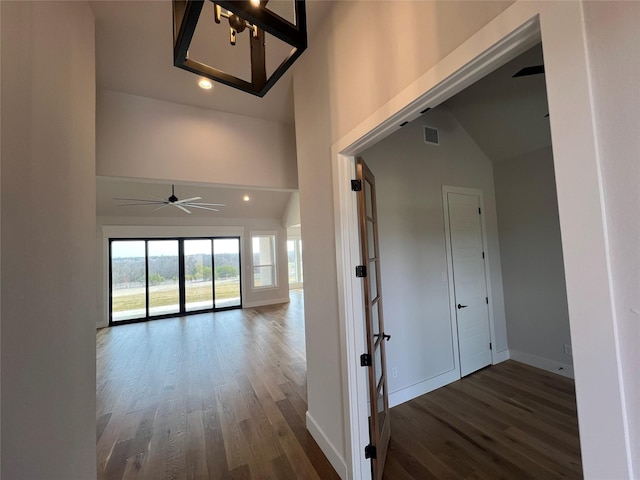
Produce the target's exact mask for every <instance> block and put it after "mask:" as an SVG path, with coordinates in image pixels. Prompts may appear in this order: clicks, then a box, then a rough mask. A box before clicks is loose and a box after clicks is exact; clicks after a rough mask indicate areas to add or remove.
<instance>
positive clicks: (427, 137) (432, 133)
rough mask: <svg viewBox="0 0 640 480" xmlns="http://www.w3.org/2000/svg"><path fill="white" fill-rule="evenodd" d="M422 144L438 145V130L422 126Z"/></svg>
mask: <svg viewBox="0 0 640 480" xmlns="http://www.w3.org/2000/svg"><path fill="white" fill-rule="evenodd" d="M424 143H428V144H430V145H440V141H439V140H438V130H437V129H436V128H433V127H427V126H426V125H425V126H424Z"/></svg>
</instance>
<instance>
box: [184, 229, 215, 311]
mask: <svg viewBox="0 0 640 480" xmlns="http://www.w3.org/2000/svg"><path fill="white" fill-rule="evenodd" d="M184 289H185V311H187V312H193V311H196V310H206V309H208V308H213V268H212V264H211V239H208V238H207V239H204V240H185V241H184Z"/></svg>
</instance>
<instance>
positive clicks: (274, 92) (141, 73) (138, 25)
mask: <svg viewBox="0 0 640 480" xmlns="http://www.w3.org/2000/svg"><path fill="white" fill-rule="evenodd" d="M274 1H275V2H277V1H279V0H272V2H274ZM206 3H207V4H209V3H210V2H206ZM90 5H91V8H92V10H93V13H94V15H95V18H96V82H97V87H98V89H108V90H117V91H120V92H125V93H130V94H133V95H141V96H144V97H151V98H157V99H160V100H166V101H170V102H175V103H182V104H186V105H194V106H197V107H201V108H210V109H213V110H220V111H223V112H229V113H237V114H241V115H248V116H252V117H257V118H263V119H269V120H276V121H280V122H285V123H293V88H292V77H291V69H289V71H288V72H287V73H285V75H284V76H283V77H282V78H281V79H280V80H279V81H278V82H277V83H276V84H275V85H274V87H273V88H272V89H271V90H270V91H269V92H268V93H267V94H266V95H265V96H264V97H263V98H258V97H256V96H254V95H251V94H248V93H245V92H241V91H239V90H236V89H233V88H231V87H227V86H226V85H222V84H215V87H214V88H213V90H210V91H205V90H202V89H201V88H199V87H198V85H197V82H198V80H199V77H198V76H197V75H195V74H193V73H191V72H187V71H185V70H182V69H179V68H176V67H174V66H173V20H172V7H171V1H170V0H162V1H158V0H151V1H140V0H134V1H118V0H111V1H110V0H102V1H92V2H90ZM332 5H333V2H323V1H311V2H307V21H308V31H309V37H311V36H312V35H313V32H314V31H315V30H316V29H317V28H318V27H319V25H320V24H321V23H322V20H324V18H325V17H326V16H327V14H328V12H329V11H330V9H331V7H332ZM204 18H205V17H204V13H203V16H202V17H201V19H204ZM210 20H211V21H210V23H211V29H210V31H211V32H215V35H219V36H220V39H221V41H220V42H219V43H218V42H216V43H215V45H221V46H222V48H221V49H220V50H219V52H220V61H221V63H220V64H218V63H216V64H215V65H214V66H218V65H221V66H228V65H230V66H234V65H241V64H242V63H243V62H245V63H248V61H247V59H248V57H249V49H248V43H247V45H243V44H242V43H241V42H243V41H246V39H245V38H243V36H244V37H246V35H247V34H248V33H247V31H245V32H243V33H242V34H239V37H240V39H239V42H238V45H236V46H235V47H231V46H229V42H228V29H227V28H226V27H225V25H224V24H220V25H216V24H215V23H213V19H212V18H210ZM201 21H202V20H201ZM196 35H197V34H196ZM194 41H195V39H194ZM204 41H206V39H205V40H204ZM267 41H268V40H267ZM244 47H246V48H244ZM194 48H195V47H194ZM276 49H277V48H276ZM272 50H273V49H272ZM267 55H268V56H267V59H268V60H269V44H267ZM194 57H195V55H194ZM294 67H295V65H294ZM245 70H246V69H245ZM242 71H244V70H243V69H242V67H240V72H242Z"/></svg>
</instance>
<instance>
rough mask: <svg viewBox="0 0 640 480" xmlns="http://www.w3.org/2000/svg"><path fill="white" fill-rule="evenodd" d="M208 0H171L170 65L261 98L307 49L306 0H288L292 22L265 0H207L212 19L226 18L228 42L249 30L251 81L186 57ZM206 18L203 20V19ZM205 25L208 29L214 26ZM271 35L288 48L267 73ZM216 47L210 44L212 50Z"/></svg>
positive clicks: (233, 42) (219, 21)
mask: <svg viewBox="0 0 640 480" xmlns="http://www.w3.org/2000/svg"><path fill="white" fill-rule="evenodd" d="M205 1H207V0H172V5H173V64H174V65H175V66H176V67H178V68H182V69H184V70H187V71H189V72H192V73H196V74H198V75H201V76H203V77H206V78H208V79H211V80H214V81H216V82H220V83H223V84H225V85H228V86H230V87H233V88H237V89H239V90H242V91H244V92H247V93H251V94H253V95H256V96H258V97H263V96H264V95H265V94H266V93H267V92H268V91H269V89H271V87H273V85H274V84H275V83H276V82H277V81H278V79H279V78H280V77H282V75H283V74H284V73H285V72H286V71H287V70H288V69H289V67H291V65H293V63H294V62H295V61H296V60H297V59H298V57H300V55H302V52H304V51H305V49H306V48H307V18H306V5H305V0H291V1H292V2H293V6H294V18H293V21H291V22H290V21H288V20H287V19H285V18H283V17H282V16H280V15H278V14H277V13H275V12H274V11H272V10H271V9H270V8H269V6H268V2H267V1H260V0H215V1H213V0H209V1H212V3H213V5H214V7H215V15H214V21H215V23H216V24H219V23H221V18H226V19H227V20H228V21H229V42H230V43H231V45H236V38H237V35H239V34H242V32H244V31H245V30H248V31H249V43H250V52H249V58H250V61H251V80H250V81H247V80H244V79H242V78H239V77H236V76H234V75H232V74H230V73H227V72H224V71H222V70H219V69H217V68H215V67H213V66H211V65H208V64H206V63H203V62H199V61H197V60H196V59H193V58H190V57H189V47H190V45H191V41H192V40H193V36H194V33H195V30H196V26H197V25H198V22H199V21H200V14H201V12H202V8H203V7H204V3H205ZM205 21H206V20H205ZM213 25H214V24H213V22H212V25H207V28H209V27H213ZM267 34H269V35H272V36H273V37H275V38H277V39H278V40H280V41H281V42H284V43H285V44H286V45H287V46H288V47H291V49H290V51H289V53H288V54H287V55H286V56H285V57H284V59H283V60H282V62H281V63H280V65H279V66H278V67H277V68H276V69H275V70H274V71H273V73H271V75H270V76H267V65H266V45H265V39H266V35H267ZM215 48H216V47H215V46H213V49H214V53H215Z"/></svg>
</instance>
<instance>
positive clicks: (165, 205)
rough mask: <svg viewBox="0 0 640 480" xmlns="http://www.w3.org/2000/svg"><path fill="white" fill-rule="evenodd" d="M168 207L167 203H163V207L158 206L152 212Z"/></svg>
mask: <svg viewBox="0 0 640 480" xmlns="http://www.w3.org/2000/svg"><path fill="white" fill-rule="evenodd" d="M168 206H169V202H165V204H164V205H160V206H159V207H158V208H154V209H153V211H154V212H155V211H156V210H160V209H161V208H165V207H168Z"/></svg>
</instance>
